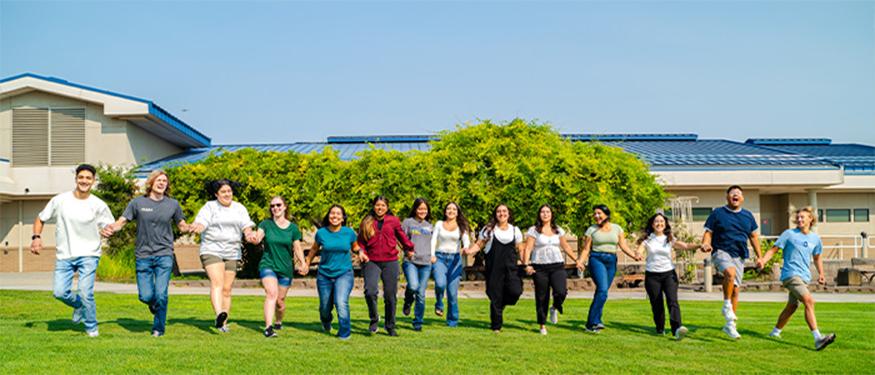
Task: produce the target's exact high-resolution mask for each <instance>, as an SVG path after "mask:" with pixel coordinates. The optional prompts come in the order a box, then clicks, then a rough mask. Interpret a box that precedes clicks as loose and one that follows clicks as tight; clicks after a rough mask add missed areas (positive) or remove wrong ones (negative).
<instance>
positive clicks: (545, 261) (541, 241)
mask: <svg viewBox="0 0 875 375" xmlns="http://www.w3.org/2000/svg"><path fill="white" fill-rule="evenodd" d="M555 219H556V218H555V217H554V214H553V207H550V205H549V204H545V205H543V206H541V208H539V209H538V219H537V220H536V221H535V225H534V226H532V227H530V228H529V231H528V232H527V233H526V251H525V254H524V255H523V264H524V265H525V266H526V274H528V275H531V276H532V279H533V280H534V281H535V310H536V311H537V316H538V324H539V325H540V326H541V334H542V335H546V334H547V326H546V323H547V311H548V308H549V312H550V323H553V324H556V323H558V322H559V314H561V313H562V303H563V302H565V296H566V295H567V294H568V288H567V286H566V279H567V278H568V275H567V274H566V273H565V254H568V257H569V258H571V260H573V261H574V262H575V263H576V262H577V258H576V257H575V255H574V250H573V249H572V248H571V246H570V245H568V241H567V240H566V239H565V231H563V230H562V228H559V226H557V225H556V220H555ZM563 251H564V252H565V253H564V254H563ZM551 289H552V290H553V305H552V306H550V290H551Z"/></svg>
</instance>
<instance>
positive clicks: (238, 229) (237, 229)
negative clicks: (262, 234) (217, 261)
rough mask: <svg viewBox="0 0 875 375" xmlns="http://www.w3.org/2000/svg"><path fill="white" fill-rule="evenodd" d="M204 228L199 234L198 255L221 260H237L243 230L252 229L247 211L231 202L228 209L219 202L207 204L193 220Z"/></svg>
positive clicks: (213, 201) (239, 253)
mask: <svg viewBox="0 0 875 375" xmlns="http://www.w3.org/2000/svg"><path fill="white" fill-rule="evenodd" d="M194 223H195V224H201V225H203V226H204V231H203V233H201V249H200V254H201V255H204V254H207V255H215V256H218V257H221V258H222V259H232V260H239V259H240V257H241V252H240V245H241V242H242V241H241V240H242V238H243V229H244V228H246V227H254V226H255V223H254V222H252V219H250V218H249V211H247V210H246V207H244V206H243V205H242V204H240V203H238V202H235V201H231V205H230V206H228V207H225V206H223V205H222V204H221V203H219V201H216V200H212V201H209V202H207V204H205V205H204V206H203V207H202V208H201V210H200V211H198V213H197V217H195V219H194Z"/></svg>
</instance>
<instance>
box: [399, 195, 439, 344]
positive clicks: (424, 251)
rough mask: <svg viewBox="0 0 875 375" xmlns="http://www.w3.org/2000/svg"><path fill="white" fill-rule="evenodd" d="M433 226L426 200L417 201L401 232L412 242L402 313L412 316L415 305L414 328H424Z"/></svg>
mask: <svg viewBox="0 0 875 375" xmlns="http://www.w3.org/2000/svg"><path fill="white" fill-rule="evenodd" d="M432 229H434V227H433V226H432V225H431V207H430V206H429V204H428V202H427V201H426V200H425V199H424V198H416V200H414V201H413V205H411V206H410V214H409V215H408V217H407V218H406V219H404V221H402V222H401V230H403V231H404V234H406V235H407V237H408V238H410V241H412V242H413V252H407V254H406V255H405V257H404V263H403V264H402V266H401V267H402V269H403V270H404V278H405V279H407V288H406V290H405V291H404V306H403V308H402V309H401V312H402V313H404V315H405V316H407V315H410V307H411V306H412V305H414V303H415V304H416V305H415V308H414V312H413V329H414V330H415V331H419V330H421V329H422V319H423V315H424V314H425V289H426V287H427V286H428V277H429V276H430V275H431V264H432V262H433V260H432V259H433V258H432V256H431V235H432Z"/></svg>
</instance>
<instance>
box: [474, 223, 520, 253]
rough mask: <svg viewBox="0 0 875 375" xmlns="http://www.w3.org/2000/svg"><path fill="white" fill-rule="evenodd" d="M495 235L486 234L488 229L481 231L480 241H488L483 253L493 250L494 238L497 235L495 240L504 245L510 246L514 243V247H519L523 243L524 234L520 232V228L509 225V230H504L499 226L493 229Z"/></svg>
mask: <svg viewBox="0 0 875 375" xmlns="http://www.w3.org/2000/svg"><path fill="white" fill-rule="evenodd" d="M492 232H493V233H486V228H483V230H481V231H480V239H481V240H483V241H486V247H485V248H484V250H483V251H485V252H487V253H488V252H489V250H492V238H493V235H495V238H497V239H498V241H500V242H501V243H503V244H505V245H506V244H509V243H511V242H513V244H514V245H518V244H519V243H520V242H523V233H522V232H520V228H517V227H515V226H513V225H511V224H508V225H507V229H505V230H502V229H501V228H499V227H498V226H497V225H496V226H495V228H493V229H492Z"/></svg>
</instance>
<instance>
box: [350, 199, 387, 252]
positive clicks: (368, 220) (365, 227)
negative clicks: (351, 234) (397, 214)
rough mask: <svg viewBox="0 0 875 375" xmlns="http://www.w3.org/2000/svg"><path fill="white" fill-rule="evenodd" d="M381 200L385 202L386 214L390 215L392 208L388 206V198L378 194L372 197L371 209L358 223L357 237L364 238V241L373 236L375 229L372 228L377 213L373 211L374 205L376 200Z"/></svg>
mask: <svg viewBox="0 0 875 375" xmlns="http://www.w3.org/2000/svg"><path fill="white" fill-rule="evenodd" d="M379 201H383V203H385V204H386V216H391V215H392V209H391V208H389V199H388V198H386V197H384V196H382V195H380V196H377V197H376V198H374V199H373V200H372V201H371V209H370V211H368V214H367V215H365V217H364V218H363V219H362V222H361V223H360V224H359V233H358V235H359V237H362V238H364V240H365V241H369V240H370V239H371V237H374V234H375V233H376V232H377V229H376V228H374V221H376V220H377V213H376V212H374V206H375V205H376V204H377V202H379Z"/></svg>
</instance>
